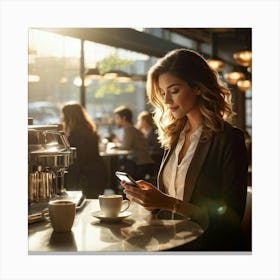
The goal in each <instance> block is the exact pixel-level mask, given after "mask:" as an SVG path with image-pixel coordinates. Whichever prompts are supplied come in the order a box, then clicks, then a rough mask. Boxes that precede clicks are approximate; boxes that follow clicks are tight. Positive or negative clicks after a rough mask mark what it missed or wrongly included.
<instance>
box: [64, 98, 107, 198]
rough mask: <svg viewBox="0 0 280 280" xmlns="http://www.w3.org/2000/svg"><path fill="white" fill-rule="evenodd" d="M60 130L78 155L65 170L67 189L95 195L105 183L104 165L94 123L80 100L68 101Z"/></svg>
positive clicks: (102, 189)
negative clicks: (61, 129)
mask: <svg viewBox="0 0 280 280" xmlns="http://www.w3.org/2000/svg"><path fill="white" fill-rule="evenodd" d="M61 118H62V124H63V130H64V132H65V135H66V136H67V137H68V141H69V144H70V146H72V147H76V149H77V158H76V159H75V161H74V163H73V164H72V165H70V166H69V169H68V173H66V174H65V186H66V189H67V190H78V189H82V191H83V194H84V195H86V197H87V198H97V197H98V195H99V194H102V193H103V192H104V189H105V187H106V183H107V168H106V166H105V163H104V162H103V159H102V157H101V156H100V155H99V150H98V140H99V136H98V134H97V130H96V126H95V123H94V122H93V121H91V120H90V117H89V115H88V113H87V112H86V110H85V108H84V107H82V105H81V104H79V103H73V102H70V103H67V104H66V105H64V106H63V107H62V112H61Z"/></svg>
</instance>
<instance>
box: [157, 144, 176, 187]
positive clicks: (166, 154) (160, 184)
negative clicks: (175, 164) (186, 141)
mask: <svg viewBox="0 0 280 280" xmlns="http://www.w3.org/2000/svg"><path fill="white" fill-rule="evenodd" d="M173 149H174V147H173V148H171V149H169V150H165V151H164V154H163V157H162V162H161V165H160V168H159V171H158V178H157V187H158V189H160V190H161V191H162V192H164V191H165V190H164V187H163V179H162V170H163V168H164V166H165V165H166V163H167V160H168V158H169V157H170V155H171V151H173Z"/></svg>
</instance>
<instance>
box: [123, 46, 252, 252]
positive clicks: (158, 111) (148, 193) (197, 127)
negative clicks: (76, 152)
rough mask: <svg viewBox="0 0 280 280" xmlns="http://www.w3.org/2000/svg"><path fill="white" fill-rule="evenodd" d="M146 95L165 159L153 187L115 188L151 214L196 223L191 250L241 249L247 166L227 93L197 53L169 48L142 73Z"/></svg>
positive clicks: (241, 140) (139, 182) (144, 182)
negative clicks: (196, 233) (200, 232)
mask: <svg viewBox="0 0 280 280" xmlns="http://www.w3.org/2000/svg"><path fill="white" fill-rule="evenodd" d="M147 94H148V98H149V101H150V103H151V104H152V105H153V106H154V112H153V113H154V121H155V123H156V125H157V129H158V133H159V140H160V142H161V145H162V146H163V147H164V149H165V154H164V156H163V160H162V163H161V167H160V170H159V174H158V180H157V187H155V186H153V185H152V184H150V183H148V182H146V181H143V180H139V181H137V183H138V185H139V188H135V187H131V186H129V185H128V184H126V183H125V182H121V184H122V185H123V187H124V188H125V194H126V195H127V197H128V198H129V199H131V200H133V201H135V202H137V203H139V204H140V205H142V206H143V207H145V208H146V209H148V210H150V211H152V213H154V214H156V215H160V214H161V213H163V212H165V213H170V214H171V217H176V218H179V217H181V218H183V219H192V220H193V221H195V222H197V223H199V224H200V225H201V226H202V227H203V228H204V230H205V232H204V234H203V235H202V237H201V238H200V239H199V240H198V241H197V243H196V246H197V247H196V250H211V251H224V250H226V251H239V250H243V248H244V247H243V239H242V232H241V221H242V218H243V214H244V209H245V203H246V194H247V183H246V182H247V169H248V163H247V158H246V146H245V141H244V135H243V132H242V131H241V130H240V129H238V128H236V127H234V126H233V125H232V124H230V121H231V116H232V108H231V102H230V91H229V89H228V88H227V87H226V86H225V85H224V84H223V83H222V81H221V80H220V79H219V76H218V74H217V72H215V71H214V70H212V69H211V68H210V67H209V65H208V63H207V61H206V60H205V59H204V58H203V57H202V56H201V55H200V54H198V53H197V52H195V51H193V50H188V49H176V50H173V51H171V52H169V53H167V54H166V55H165V56H164V57H163V58H161V59H159V60H158V62H157V63H156V64H155V65H154V66H152V67H151V69H150V70H149V72H148V79H147ZM183 250H184V249H183Z"/></svg>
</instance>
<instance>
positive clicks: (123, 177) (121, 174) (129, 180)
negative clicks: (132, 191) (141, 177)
mask: <svg viewBox="0 0 280 280" xmlns="http://www.w3.org/2000/svg"><path fill="white" fill-rule="evenodd" d="M116 176H117V177H118V178H119V179H120V180H121V181H125V182H126V183H127V184H129V185H132V186H135V187H138V185H137V183H136V182H135V180H134V179H133V178H132V177H131V176H130V175H129V174H127V173H125V172H120V171H117V172H116Z"/></svg>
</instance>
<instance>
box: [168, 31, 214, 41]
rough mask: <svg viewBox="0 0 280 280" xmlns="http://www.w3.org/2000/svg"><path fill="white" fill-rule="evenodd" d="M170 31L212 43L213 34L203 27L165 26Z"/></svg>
mask: <svg viewBox="0 0 280 280" xmlns="http://www.w3.org/2000/svg"><path fill="white" fill-rule="evenodd" d="M165 29H167V30H169V31H172V32H175V33H177V34H180V35H182V36H184V37H188V38H190V39H193V40H195V41H198V42H202V43H210V41H211V36H210V34H209V32H208V31H206V30H204V29H203V28H165Z"/></svg>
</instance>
